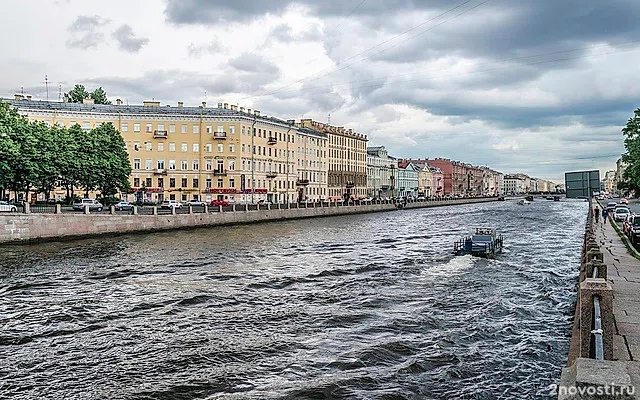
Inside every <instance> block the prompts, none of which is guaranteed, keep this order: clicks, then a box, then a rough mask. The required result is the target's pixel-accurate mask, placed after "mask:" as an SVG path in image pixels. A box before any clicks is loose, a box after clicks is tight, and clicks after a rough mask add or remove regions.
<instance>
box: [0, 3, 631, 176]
mask: <svg viewBox="0 0 640 400" xmlns="http://www.w3.org/2000/svg"><path fill="white" fill-rule="evenodd" d="M0 5H1V6H2V9H3V10H4V11H5V12H3V13H2V14H0V24H1V25H2V26H3V27H4V31H5V32H10V33H9V34H5V40H3V41H2V42H1V43H0V50H1V53H2V54H3V56H2V58H1V59H0V68H1V71H2V74H0V96H2V97H11V96H12V95H13V94H14V93H19V92H20V91H21V90H24V91H25V93H29V94H32V95H33V96H34V98H41V99H44V98H45V97H46V91H45V84H44V81H45V75H47V77H48V81H49V98H50V99H55V100H57V99H58V88H59V87H60V86H61V87H62V90H63V92H64V91H68V90H69V89H70V88H71V87H72V86H73V84H74V83H83V84H84V85H85V86H87V87H88V88H89V89H93V88H95V87H97V86H102V87H103V88H104V89H105V90H106V91H107V93H108V95H109V97H110V98H111V99H112V100H113V99H115V98H121V99H122V100H123V101H128V102H129V103H130V104H137V103H141V102H142V101H143V100H150V99H152V98H154V99H156V100H160V101H161V102H162V103H163V104H165V103H168V104H176V102H177V101H184V102H185V104H188V105H197V104H199V103H200V102H201V101H203V100H205V99H206V100H207V102H208V103H209V104H212V105H213V104H216V103H218V102H227V103H230V104H239V105H240V106H245V107H249V108H254V109H259V110H261V112H262V113H263V114H268V115H273V116H276V117H279V118H283V119H293V118H295V119H300V118H314V119H316V120H319V121H324V122H326V121H327V120H328V119H329V118H330V120H331V123H332V124H335V125H339V126H345V127H349V128H353V129H355V130H356V131H358V132H361V133H365V134H367V135H368V137H369V140H370V145H384V146H386V147H387V148H388V149H389V150H390V152H391V153H392V154H393V155H394V156H397V157H430V158H433V157H447V158H452V159H458V160H462V161H467V162H471V163H475V164H479V165H489V166H491V167H494V168H496V169H498V170H501V171H503V172H518V171H521V172H525V173H528V174H530V175H532V176H538V177H541V178H547V179H553V180H556V181H562V180H563V177H564V172H565V171H570V170H579V169H600V170H601V171H603V172H604V171H605V170H607V169H613V168H614V163H615V160H616V159H617V158H618V157H619V155H620V154H621V153H622V152H623V151H624V147H623V141H622V135H621V133H620V129H621V127H622V125H624V124H625V122H626V120H627V119H628V118H629V117H630V116H631V115H632V112H633V110H634V109H636V108H638V107H640V85H637V84H636V82H637V81H638V79H637V74H638V69H637V66H638V65H640V51H639V50H640V24H639V23H638V21H639V20H640V1H634V0H535V1H534V0H466V1H465V0H295V1H290V0H268V1H267V0H136V1H131V0H128V1H123V0H110V1H101V2H98V1H86V0H57V1H54V0H50V1H45V0H42V1H37V0H26V1H25V0H0Z"/></svg>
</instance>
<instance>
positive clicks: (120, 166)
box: [91, 122, 131, 197]
mask: <svg viewBox="0 0 640 400" xmlns="http://www.w3.org/2000/svg"><path fill="white" fill-rule="evenodd" d="M91 134H92V136H93V140H94V145H95V148H96V149H97V154H96V160H95V162H96V171H95V172H96V175H97V178H96V189H98V190H100V193H101V194H102V197H107V196H113V195H114V194H116V193H117V192H118V191H124V192H126V191H128V190H129V176H130V175H131V163H130V162H129V155H128V154H127V150H126V149H125V143H124V139H123V138H122V135H121V134H120V132H118V130H117V129H116V128H115V126H113V124H112V123H110V122H109V123H106V124H102V125H100V126H99V127H97V128H95V129H93V130H92V131H91Z"/></svg>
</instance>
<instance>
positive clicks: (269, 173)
mask: <svg viewBox="0 0 640 400" xmlns="http://www.w3.org/2000/svg"><path fill="white" fill-rule="evenodd" d="M276 176H278V173H277V172H275V171H268V172H267V178H275V177H276Z"/></svg>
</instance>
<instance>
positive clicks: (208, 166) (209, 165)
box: [205, 159, 213, 171]
mask: <svg viewBox="0 0 640 400" xmlns="http://www.w3.org/2000/svg"><path fill="white" fill-rule="evenodd" d="M205 169H206V170H207V171H211V170H212V169H213V162H212V161H211V159H208V160H205Z"/></svg>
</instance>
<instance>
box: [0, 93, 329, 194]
mask: <svg viewBox="0 0 640 400" xmlns="http://www.w3.org/2000/svg"><path fill="white" fill-rule="evenodd" d="M2 101H4V102H8V103H10V104H11V105H12V106H14V107H16V108H17V109H18V110H19V112H20V113H22V114H24V115H26V116H27V117H28V118H29V119H31V120H38V121H43V122H45V123H46V124H49V125H53V124H56V125H58V126H61V127H65V126H67V127H68V126H72V125H74V124H79V125H80V126H81V127H82V128H83V129H85V130H89V129H92V128H94V127H96V126H99V125H100V124H103V123H107V122H111V123H112V124H114V126H115V127H116V128H117V129H119V130H120V132H121V134H122V136H123V138H124V141H125V143H126V148H127V151H128V153H129V158H130V161H131V166H132V174H131V178H130V179H131V187H132V188H133V191H134V193H133V194H126V193H123V194H121V196H122V197H123V198H125V199H128V200H135V199H139V200H151V201H162V200H165V199H176V200H183V201H184V200H189V199H201V200H206V201H210V200H213V199H218V200H227V201H230V202H256V201H259V200H266V201H272V202H281V203H282V202H287V201H289V202H292V201H295V200H296V197H297V191H296V179H297V154H296V152H297V149H296V147H297V143H296V142H297V135H298V133H297V128H296V127H295V126H294V125H292V124H290V123H289V122H287V121H284V120H280V119H277V118H272V117H266V116H261V115H260V111H258V110H253V111H252V110H251V109H246V110H245V109H244V108H243V107H238V106H235V105H231V106H230V105H229V104H227V103H218V105H217V107H213V108H210V107H207V104H206V103H205V102H202V104H201V105H200V106H198V107H185V106H184V104H183V103H182V102H178V103H177V106H169V105H164V106H161V104H160V102H157V101H145V102H143V104H142V105H133V106H130V105H124V104H122V102H121V101H120V100H117V101H116V103H115V104H113V105H98V104H92V103H91V101H86V102H85V104H76V103H61V102H49V101H32V100H27V99H25V98H24V97H22V96H19V95H16V98H15V99H13V100H5V99H3V100H2ZM318 190H321V189H320V188H316V191H318Z"/></svg>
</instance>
